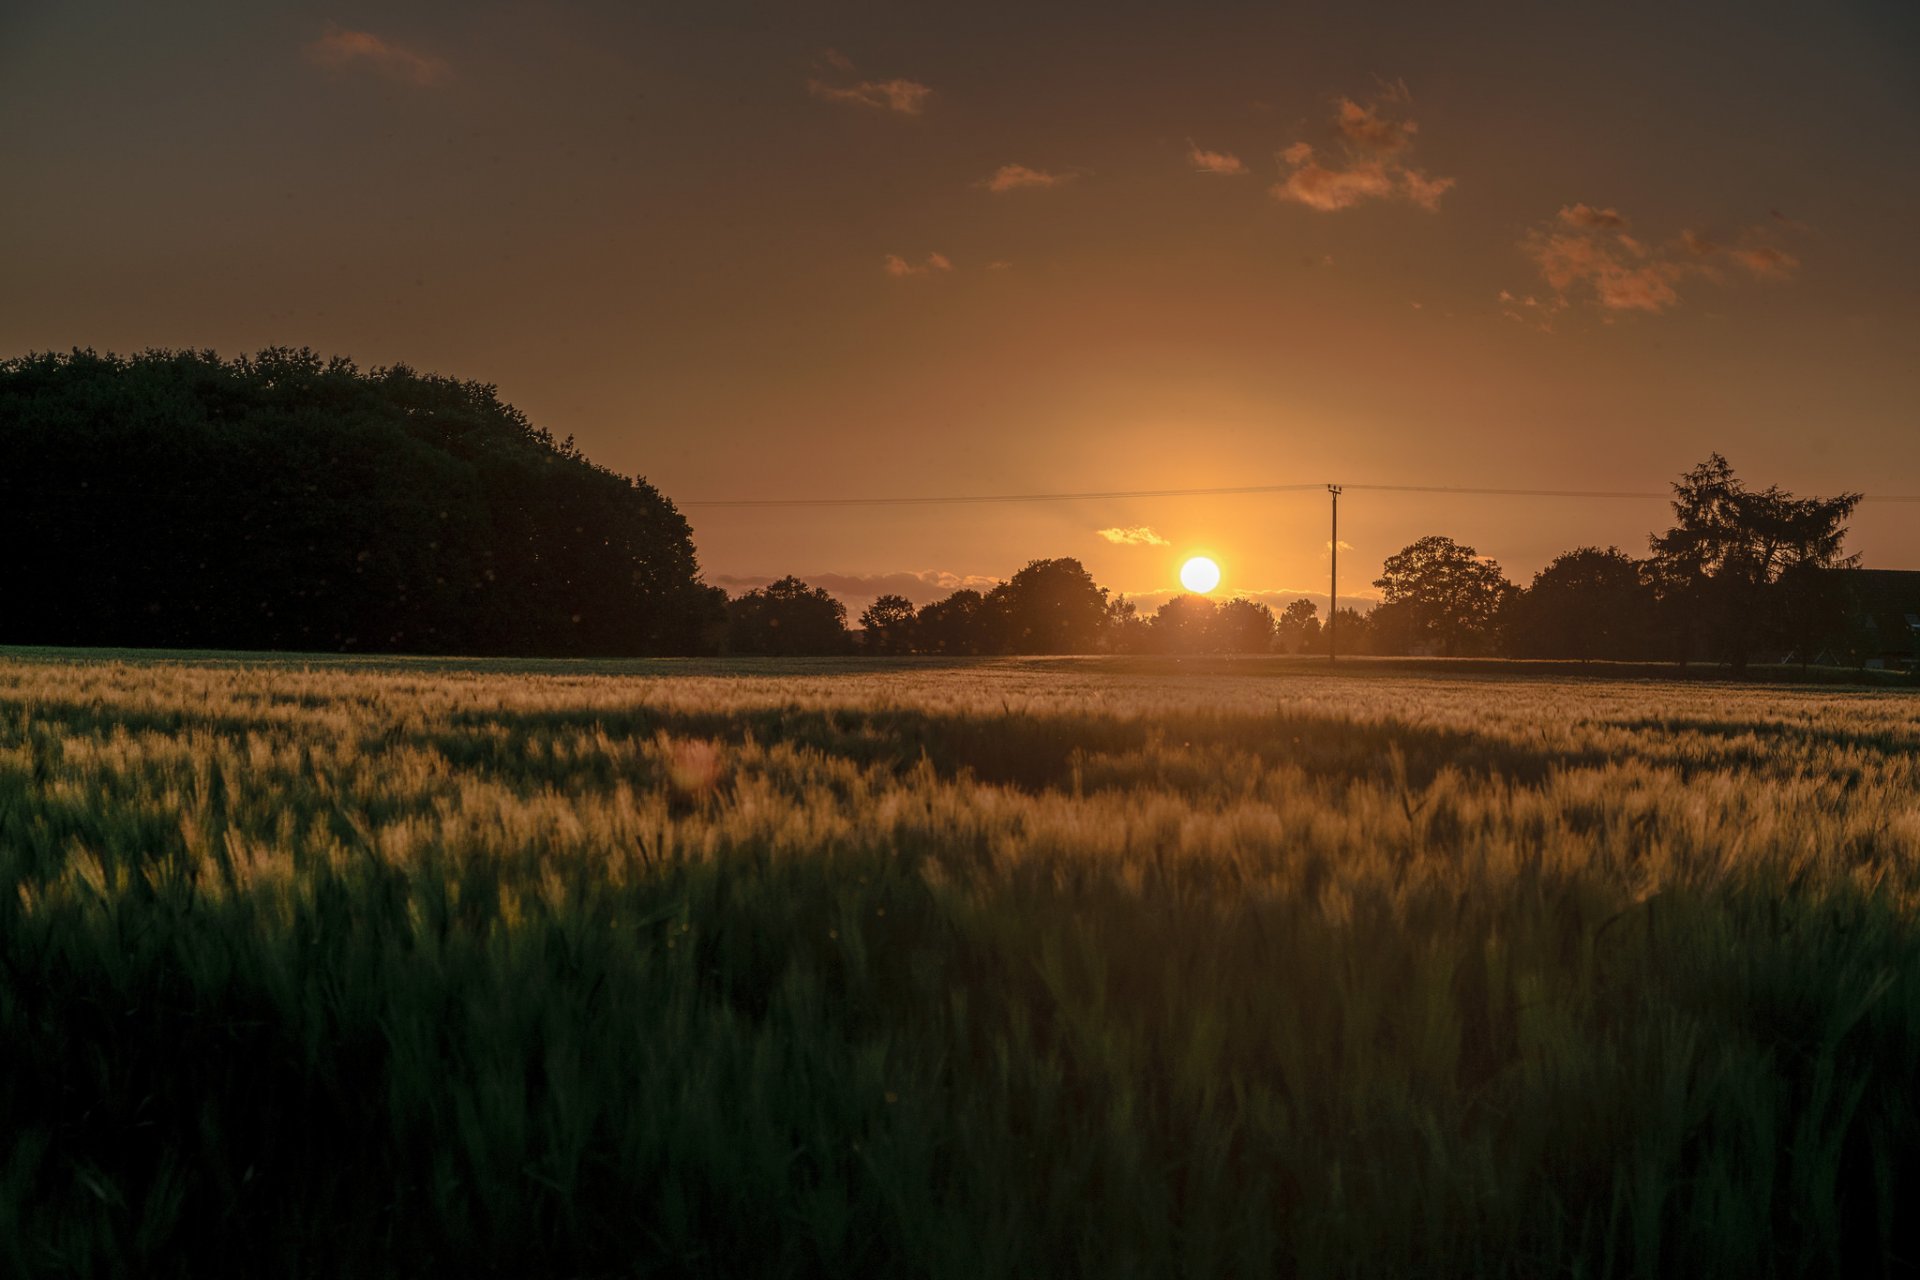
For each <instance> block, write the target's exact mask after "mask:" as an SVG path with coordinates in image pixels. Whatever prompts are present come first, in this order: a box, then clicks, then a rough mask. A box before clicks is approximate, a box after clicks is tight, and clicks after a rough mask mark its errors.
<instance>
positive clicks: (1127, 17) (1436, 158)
mask: <svg viewBox="0 0 1920 1280" xmlns="http://www.w3.org/2000/svg"><path fill="white" fill-rule="evenodd" d="M638 8H639V7H638V6H629V5H615V4H598V5H596V4H586V3H575V4H453V3H446V4H436V5H371V4H360V5H346V6H334V7H324V8H323V7H317V6H312V5H306V4H298V3H286V4H274V5H257V4H242V3H238V2H237V0H236V2H235V3H228V4H202V5H193V6H164V7H163V6H151V5H137V4H131V3H126V4H95V3H74V4H71V5H60V6H45V7H43V9H42V11H40V12H33V13H26V14H22V13H20V12H18V9H19V7H18V6H10V7H8V8H7V9H6V10H5V11H4V12H0V109H4V111H5V114H6V118H7V119H8V120H9V121H10V122H11V125H10V128H9V130H8V131H7V136H6V138H5V139H4V140H0V172H4V173H5V174H6V175H7V176H6V184H7V197H8V198H7V199H6V200H5V201H4V202H0V296H4V297H5V299H6V305H5V306H4V307H0V352H4V353H7V354H15V353H21V352H25V351H27V350H31V349H46V348H65V347H70V346H76V345H78V346H93V347H96V348H101V349H109V348H111V349H118V350H129V349H138V348H143V347H148V346H211V347H217V348H219V349H221V350H223V351H227V352H236V351H240V350H246V349H253V348H258V347H260V346H264V345H269V344H287V345H295V346H300V345H306V346H312V347H315V348H317V349H319V350H322V351H324V352H329V353H332V352H341V353H346V354H351V355H353V356H355V357H356V358H358V359H359V360H360V361H361V362H362V363H363V364H376V363H385V362H388V361H396V360H403V361H406V362H408V363H410V364H413V365H415V366H416V367H419V368H423V369H431V370H436V371H439V372H444V373H449V374H455V375H459V376H465V377H474V378H479V379H482V380H484V381H489V382H493V383H496V384H498V386H499V387H500V389H501V392H502V394H503V395H504V396H506V397H507V398H508V399H510V400H512V401H513V402H515V403H516V404H518V405H519V406H520V407H521V408H523V409H525V410H526V411H527V412H528V413H529V414H531V415H532V416H533V418H534V419H535V420H536V421H537V422H539V423H541V424H542V425H544V426H547V427H549V428H551V429H552V430H553V431H554V432H555V433H556V434H557V435H561V436H564V435H568V434H572V435H574V436H575V437H576V438H577V439H578V441H579V443H580V444H581V445H582V447H584V448H585V449H586V451H587V452H588V453H589V454H590V455H591V456H592V457H593V458H595V459H596V460H598V461H601V462H603V463H606V464H607V465H610V466H613V467H615V468H617V469H620V470H623V471H629V472H639V473H644V474H645V475H647V476H648V477H649V478H650V479H651V480H653V481H654V482H655V483H657V484H658V485H660V486H661V488H662V489H663V490H664V491H665V492H666V493H667V494H668V495H669V496H671V497H673V498H675V499H676V500H678V501H681V502H683V503H689V504H690V503H692V502H694V501H696V500H699V499H709V498H782V497H809V498H818V497H833V496H842V495H849V496H868V495H874V496H882V495H884V496H898V495H918V494H930V495H931V494H973V493H1008V492H1030V491H1060V490H1075V491H1078V490H1103V491H1104V490H1120V489H1139V488H1153V489H1159V488H1170V487H1211V486H1229V485H1244V484H1285V483H1293V482H1320V481H1326V480H1337V481H1343V482H1346V483H1351V484H1361V483H1381V484H1454V485H1472V486H1492V487H1541V488H1554V489H1562V488H1605V489H1632V490H1645V489H1656V490H1657V489H1661V488H1663V487H1664V485H1665V484H1666V483H1667V482H1668V481H1669V480H1671V479H1672V478H1673V477H1674V476H1676V475H1677V474H1678V473H1680V472H1681V471H1683V470H1685V469H1686V468H1687V467H1689V466H1691V465H1692V464H1693V463H1695V462H1697V461H1699V460H1700V459H1701V458H1702V457H1704V456H1705V455H1706V453H1707V452H1708V451H1710V450H1714V449H1718V450H1720V451H1722V452H1724V453H1726V454H1727V455H1728V456H1729V458H1730V459H1731V460H1732V461H1733V463H1734V465H1735V466H1736V468H1738V470H1739V471H1740V473H1741V474H1742V475H1743V476H1744V477H1746V478H1747V479H1749V480H1750V481H1752V482H1755V483H1759V484H1766V483H1779V484H1782V485H1785V486H1787V487H1788V488H1791V489H1795V490H1800V491H1805V492H1819V493H1825V492H1832V491H1835V490H1838V489H1842V488H1847V487H1859V488H1864V489H1866V490H1868V491H1869V492H1870V493H1871V492H1880V493H1905V494H1913V493H1920V432H1916V430H1915V424H1914V406H1915V405H1916V403H1920V394H1917V393H1920V358H1917V357H1920V341H1916V340H1917V339H1920V315H1917V314H1916V304H1920V248H1917V247H1916V236H1915V233H1914V227H1915V226H1916V225H1920V176H1916V173H1915V170H1914V168H1913V165H1912V163H1911V161H1912V157H1913V156H1915V155H1916V154H1920V77H1916V76H1915V75H1914V74H1913V68H1914V67H1915V66H1916V65H1920V27H1917V26H1916V19H1915V16H1914V14H1915V11H1914V10H1913V9H1912V8H1911V7H1910V6H1906V5H1896V4H1891V3H1888V4H1864V3H1853V4H1834V3H1822V4H1804V5H1757V4H1727V5H1721V6H1711V5H1692V6H1686V7H1685V11H1684V12H1676V11H1675V8H1674V7H1673V6H1659V7H1652V6H1649V7H1644V8H1639V7H1633V6H1587V7H1584V8H1581V9H1579V10H1577V11H1575V10H1572V9H1569V8H1567V7H1565V6H1549V5H1540V4H1534V3H1526V4H1512V5H1475V6H1431V5H1419V6H1415V5H1408V6H1404V7H1402V8H1398V9H1396V8H1393V7H1390V6H1387V7H1376V8H1370V9H1369V10H1368V11H1367V13H1366V14H1365V15H1364V16H1356V15H1355V14H1354V13H1353V12H1351V9H1352V7H1351V6H1345V5H1332V4H1329V5H1319V6H1315V5H1299V6H1291V7H1289V8H1287V9H1286V10H1285V11H1284V12H1282V11H1279V10H1277V9H1276V10H1273V11H1265V12H1250V11H1248V8H1247V7H1245V6H1239V5H1234V6H1219V7H1215V8H1210V9H1209V8H1205V7H1202V8H1183V9H1181V10H1179V11H1178V12H1176V11H1174V10H1173V9H1172V8H1171V7H1166V6H1148V5H1141V4H1120V5H1099V6H1094V5H1085V6H1072V5H1061V6H1049V7H1048V10H1047V15H1046V16H1045V17H1035V16H1033V15H1032V14H1031V13H1030V12H1029V11H1030V9H1031V8H1032V6H1027V5H1015V4H998V5H995V4H988V3H982V4H977V5H969V6H964V7H961V6H953V7H951V8H950V10H949V11H948V12H944V13H943V12H942V11H941V10H940V9H937V8H933V7H929V6H917V7H913V8H912V9H911V10H909V8H908V7H906V6H898V5H891V6H877V5H844V6H834V5H808V6H792V5H774V4H769V5H765V6H750V5H728V4H703V5H692V4H688V5H679V6H657V7H648V9H647V15H648V16H641V15H639V14H637V13H636V12H634V10H636V9H638ZM801 8H804V9H805V10H806V12H805V13H804V14H801V13H798V12H795V11H796V10H798V9H801ZM162 9H164V12H162V11H161V10H162ZM688 513H689V515H690V517H691V518H692V520H693V523H694V530H695V536H696V541H697V543H698V545H699V549H700V553H701V557H702V561H703V563H704V564H705V566H706V568H707V571H708V574H709V577H710V578H711V579H712V580H714V581H718V582H721V583H723V584H724V585H728V586H730V587H733V588H734V589H739V588H740V587H741V586H743V585H747V584H751V583H753V582H758V581H763V580H765V579H766V578H769V577H772V576H776V575H779V574H782V573H787V572H795V573H799V574H801V575H802V576H806V577H809V578H811V579H813V580H815V581H819V582H823V583H826V584H828V585H830V586H832V587H833V588H834V589H835V590H838V591H840V592H841V593H842V594H844V595H845V596H846V597H847V598H849V599H850V600H851V601H853V602H854V603H855V604H856V607H857V605H858V604H859V603H862V602H863V601H864V599H865V598H866V597H867V596H870V595H871V594H872V593H873V592H874V591H877V590H880V589H883V588H885V587H890V586H891V587H899V586H901V585H905V586H907V587H908V588H909V594H913V595H915V596H916V597H917V598H920V599H926V598H931V597H932V596H933V595H936V594H939V593H940V592H941V591H942V590H943V589H945V588H947V587H948V586H950V585H951V584H954V583H960V582H969V581H976V580H979V581H989V580H992V579H996V578H1001V577H1004V576H1006V575H1008V574H1009V573H1011V572H1012V571H1013V570H1015V569H1017V568H1018V567H1019V566H1020V565H1021V564H1022V563H1024V562H1025V561H1026V560H1027V559H1029V558H1033V557H1038V556H1052V555H1073V556H1078V557H1080V558H1081V559H1082V560H1083V561H1085V562H1086V563H1087V565H1088V566H1089V567H1090V568H1091V569H1092V570H1093V571H1094V573H1095V576H1096V577H1097V578H1098V579H1099V580H1100V581H1102V582H1103V583H1105V584H1106V585H1109V586H1111V587H1114V588H1116V589H1119V590H1124V591H1127V592H1128V593H1130V594H1135V595H1141V596H1145V597H1147V598H1148V602H1149V603H1153V602H1157V600H1158V599H1159V598H1162V597H1163V596H1164V594H1165V593H1166V592H1167V591H1169V590H1171V589H1172V587H1173V585H1174V582H1175V571H1176V569H1177V566H1178V563H1179V561H1180V560H1181V559H1182V558H1184V556H1185V555H1187V554H1189V553H1192V552H1196V551H1205V552H1207V553H1210V554H1212V555H1214V556H1215V558H1217V559H1218V560H1219V561H1220V563H1221V566H1222V568H1223V570H1224V571H1225V581H1224V582H1223V589H1224V590H1225V591H1226V592H1229V593H1231V592H1234V591H1248V592H1264V593H1272V594H1271V596H1270V598H1272V599H1273V600H1274V601H1275V602H1276V603H1279V602H1281V601H1283V600H1284V599H1286V598H1287V595H1286V593H1289V592H1295V591H1308V592H1321V591H1324V590H1325V586H1324V583H1325V575H1326V563H1325V551H1326V538H1327V530H1326V515H1327V512H1326V503H1325V499H1324V497H1323V496H1320V495H1313V494H1300V495H1277V496H1264V497H1251V496H1246V497H1229V498H1211V499H1138V500H1101V501H1075V502H1055V503H1045V504H1033V505H1024V506H1011V505H1010V506H990V507H987V506H945V507H942V506H934V507H908V508H877V509H876V508H849V509H841V508H828V509H819V508H814V509H771V510H731V509H710V508H704V507H698V506H691V505H690V506H689V507H688ZM1665 514H1666V511H1665V508H1664V507H1663V505H1662V504H1661V503H1659V502H1657V501H1654V502H1645V501H1640V502H1635V501H1591V502H1570V501H1564V500H1563V501H1555V500H1546V499H1518V498H1516V499H1479V498H1458V497H1439V496H1422V495H1406V494H1385V493H1369V494H1360V493H1354V494H1350V495H1349V496H1348V498H1347V499H1346V500H1345V501H1344V502H1343V507H1342V523H1341V536H1342V540H1343V541H1345V542H1347V543H1349V544H1351V547H1352V550H1351V551H1349V552H1344V553H1343V555H1342V566H1343V570H1344V571H1343V574H1342V581H1343V585H1345V586H1349V587H1351V588H1354V589H1356V593H1359V592H1360V591H1363V590H1364V588H1365V583H1366V581H1367V580H1368V579H1370V578H1371V577H1373V576H1374V575H1375V574H1376V573H1377V572H1378V566H1379V563H1380V561H1381V559H1382V558H1384V557H1385V556H1386V555H1388V554H1390V553H1391V552H1393V551H1394V550H1396V549H1398V548H1399V547H1400V546H1402V545H1403V544H1405V543H1406V542H1408V541H1411V540H1412V539H1413V538H1415V537H1418V536H1420V535H1422V534H1426V533H1433V532H1440V533H1447V534H1450V535H1452V536H1454V537H1456V538H1458V539H1461V540H1463V541H1467V542H1470V543H1472V544H1473V545H1475V546H1476V547H1478V548H1479V550H1480V551H1482V552H1483V553H1486V554H1489V555H1492V556H1494V557H1496V558H1498V559H1499V560H1500V561H1501V563H1502V564H1503V566H1504V567H1505V568H1506V569H1507V570H1508V572H1509V574H1510V576H1514V577H1516V578H1518V579H1521V580H1524V579H1525V578H1526V577H1527V576H1529V575H1530V574H1531V573H1532V572H1533V571H1534V570H1535V569H1537V568H1538V567H1540V565H1541V564H1543V563H1544V562H1545V561H1546V560H1547V559H1549V558H1550V557H1551V556H1552V555H1554V554H1555V553H1556V552H1558V551H1561V550H1564V549H1567V548H1570V547H1573V546H1576V545H1579V544H1582V543H1598V544H1602V545H1605V544H1607V543H1617V544H1619V545H1620V546H1622V547H1623V548H1626V549H1628V550H1630V551H1634V552H1636V553H1639V552H1642V551H1644V548H1645V536H1646V534H1647V532H1648V531H1649V530H1652V529H1654V528H1656V527H1658V526H1659V524H1660V521H1661V520H1662V518H1663V517H1664V516H1665ZM1140 527H1145V528H1149V529H1151V530H1152V531H1153V532H1154V534H1155V536H1157V537H1158V538H1161V539H1164V540H1165V542H1164V544H1163V545H1154V544H1151V543H1148V542H1144V541H1136V542H1135V543H1133V544H1131V545H1129V544H1117V543H1114V542H1110V541H1107V540H1104V539H1103V538H1102V537H1101V536H1100V533H1099V531H1100V530H1102V529H1136V528H1140ZM1852 545H1853V548H1854V549H1856V550H1859V551H1861V552H1863V553H1864V555H1865V558H1866V560H1867V562H1868V563H1869V564H1874V565H1881V566H1890V567H1920V505H1916V504H1904V505H1902V504H1881V505H1873V504H1869V505H1867V506H1865V507H1863V508H1862V510H1861V512H1860V513H1859V515H1858V517H1857V518H1856V520H1855V522H1854V538H1853V544H1852Z"/></svg>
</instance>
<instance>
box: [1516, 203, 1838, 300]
mask: <svg viewBox="0 0 1920 1280" xmlns="http://www.w3.org/2000/svg"><path fill="white" fill-rule="evenodd" d="M1784 223H1785V220H1784V219H1781V218H1780V217H1778V216H1777V215H1776V216H1775V218H1774V219H1773V221H1772V222H1771V223H1764V224H1759V225H1756V226H1752V227H1748V228H1746V229H1745V230H1743V231H1741V232H1739V233H1737V234H1736V235H1734V236H1732V237H1730V238H1727V239H1725V240H1723V239H1721V238H1720V237H1717V236H1714V235H1710V234H1708V233H1705V232H1700V231H1694V230H1683V231H1681V232H1680V234H1679V235H1678V236H1676V237H1673V238H1671V239H1669V240H1666V241H1662V242H1652V241H1648V240H1646V239H1644V238H1642V237H1641V236H1638V235H1635V234H1634V233H1633V231H1632V230H1631V222H1630V221H1629V219H1628V218H1627V216H1626V215H1625V214H1624V213H1621V212H1620V211H1619V210H1618V209H1613V208H1603V207H1599V206H1595V205H1589V204H1570V205H1564V206H1562V207H1561V209H1560V212H1559V213H1558V214H1556V215H1555V216H1554V217H1553V218H1552V219H1551V220H1549V221H1547V222H1543V223H1541V224H1539V225H1538V226H1536V227H1534V228H1533V229H1531V230H1530V231H1528V233H1527V235H1526V237H1525V238H1524V239H1523V240H1522V241H1521V242H1520V250H1521V252H1522V253H1523V254H1525V255H1526V256H1527V258H1528V259H1529V260H1530V261H1531V262H1532V263H1533V265H1534V267H1535V269H1536V270H1537V271H1538V272H1539V273H1540V278H1541V280H1542V281H1544V282H1545V283H1546V284H1547V286H1548V287H1549V288H1551V289H1552V290H1553V296H1552V297H1551V298H1548V299H1541V298H1538V297H1535V296H1534V295H1532V294H1523V295H1515V294H1513V293H1510V292H1507V291H1505V290H1503V291H1502V292H1501V295H1500V301H1501V303H1502V306H1503V309H1504V310H1505V312H1506V314H1507V315H1509V316H1511V317H1512V318H1513V319H1515V320H1519V321H1521V322H1522V323H1525V324H1529V325H1532V326H1534V327H1536V328H1541V329H1551V328H1552V322H1553V318H1554V317H1555V316H1556V315H1558V314H1559V313H1560V312H1561V311H1564V310H1566V309H1567V308H1568V307H1569V306H1572V305H1574V304H1575V303H1578V302H1582V301H1585V302H1590V303H1592V304H1594V305H1597V306H1598V307H1600V308H1601V309H1602V310H1604V311H1608V312H1620V311H1645V312H1651V313H1656V314H1657V313H1659V312H1663V311H1670V310H1672V309H1673V308H1674V307H1677V306H1679V305H1680V302H1681V294H1680V286H1681V285H1682V284H1684V283H1686V282H1687V281H1689V280H1705V281H1709V282H1715V283H1721V282H1724V281H1725V279H1726V272H1725V271H1724V270H1723V269H1722V268H1723V265H1730V266H1732V267H1735V268H1738V269H1739V270H1741V271H1743V272H1745V273H1746V274H1747V275H1749V276H1752V277H1753V278H1755V279H1762V280H1786V279H1789V278H1790V277H1791V276H1792V275H1793V274H1794V272H1795V271H1797V270H1798V269H1799V266H1800V259H1799V258H1798V257H1796V256H1795V255H1794V254H1792V253H1790V252H1789V251H1788V250H1787V249H1785V248H1784V247H1782V246H1781V245H1780V244H1779V243H1778V239H1779V236H1780V235H1781V234H1782V233H1783V231H1784Z"/></svg>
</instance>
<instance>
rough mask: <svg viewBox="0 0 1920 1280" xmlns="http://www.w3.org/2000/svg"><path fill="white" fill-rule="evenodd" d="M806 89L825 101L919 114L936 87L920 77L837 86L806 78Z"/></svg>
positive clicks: (909, 114)
mask: <svg viewBox="0 0 1920 1280" xmlns="http://www.w3.org/2000/svg"><path fill="white" fill-rule="evenodd" d="M807 92H808V93H810V94H812V95H813V96H814V97H816V98H819V99H821V100H822V101H825V102H838V103H841V104H843V105H845V106H850V107H872V108H874V109H876V110H879V111H892V112H895V113H896V114H899V115H903V116H917V115H919V114H920V113H921V111H922V110H924V109H925V108H926V105H927V99H928V98H929V97H931V96H932V95H933V90H932V89H929V88H928V87H927V86H926V85H924V84H921V83H920V82H919V81H918V80H902V79H894V80H862V81H861V82H860V83H858V84H850V85H836V84H828V83H827V82H826V81H825V80H809V81H807Z"/></svg>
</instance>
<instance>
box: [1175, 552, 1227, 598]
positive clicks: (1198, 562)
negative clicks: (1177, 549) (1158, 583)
mask: <svg viewBox="0 0 1920 1280" xmlns="http://www.w3.org/2000/svg"><path fill="white" fill-rule="evenodd" d="M1180 585H1181V586H1183V587H1185V588H1186V589H1187V590H1189V591H1191V592H1193V593H1194V594H1195V595H1200V596H1203V595H1205V594H1207V592H1209V591H1211V590H1213V589H1214V588H1215V587H1217V586H1219V585H1220V566H1219V565H1217V564H1215V563H1214V562H1213V561H1211V560H1209V559H1207V558H1206V557H1205V556H1195V557H1194V558H1193V559H1191V560H1189V561H1187V562H1186V563H1185V564H1183V565H1181V566H1180Z"/></svg>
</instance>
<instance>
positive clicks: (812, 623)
mask: <svg viewBox="0 0 1920 1280" xmlns="http://www.w3.org/2000/svg"><path fill="white" fill-rule="evenodd" d="M851 645H852V636H851V635H850V634H849V633H848V631H847V606H845V605H844V604H841V603H840V602H839V601H838V600H836V599H834V598H833V597H832V596H831V595H829V594H828V593H827V591H826V590H825V588H822V587H809V586H808V585H807V584H806V583H804V582H802V581H800V579H798V578H796V577H793V576H792V575H788V576H787V577H784V578H782V579H780V580H779V581H778V582H773V583H769V584H768V585H766V586H764V587H759V588H756V589H755V590H752V591H749V592H747V593H746V594H745V595H742V596H737V597H735V598H734V599H733V600H730V601H728V602H727V649H728V650H729V651H730V652H732V653H744V654H767V655H779V656H786V655H821V654H834V653H845V652H847V650H848V649H849V648H850V647H851Z"/></svg>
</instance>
